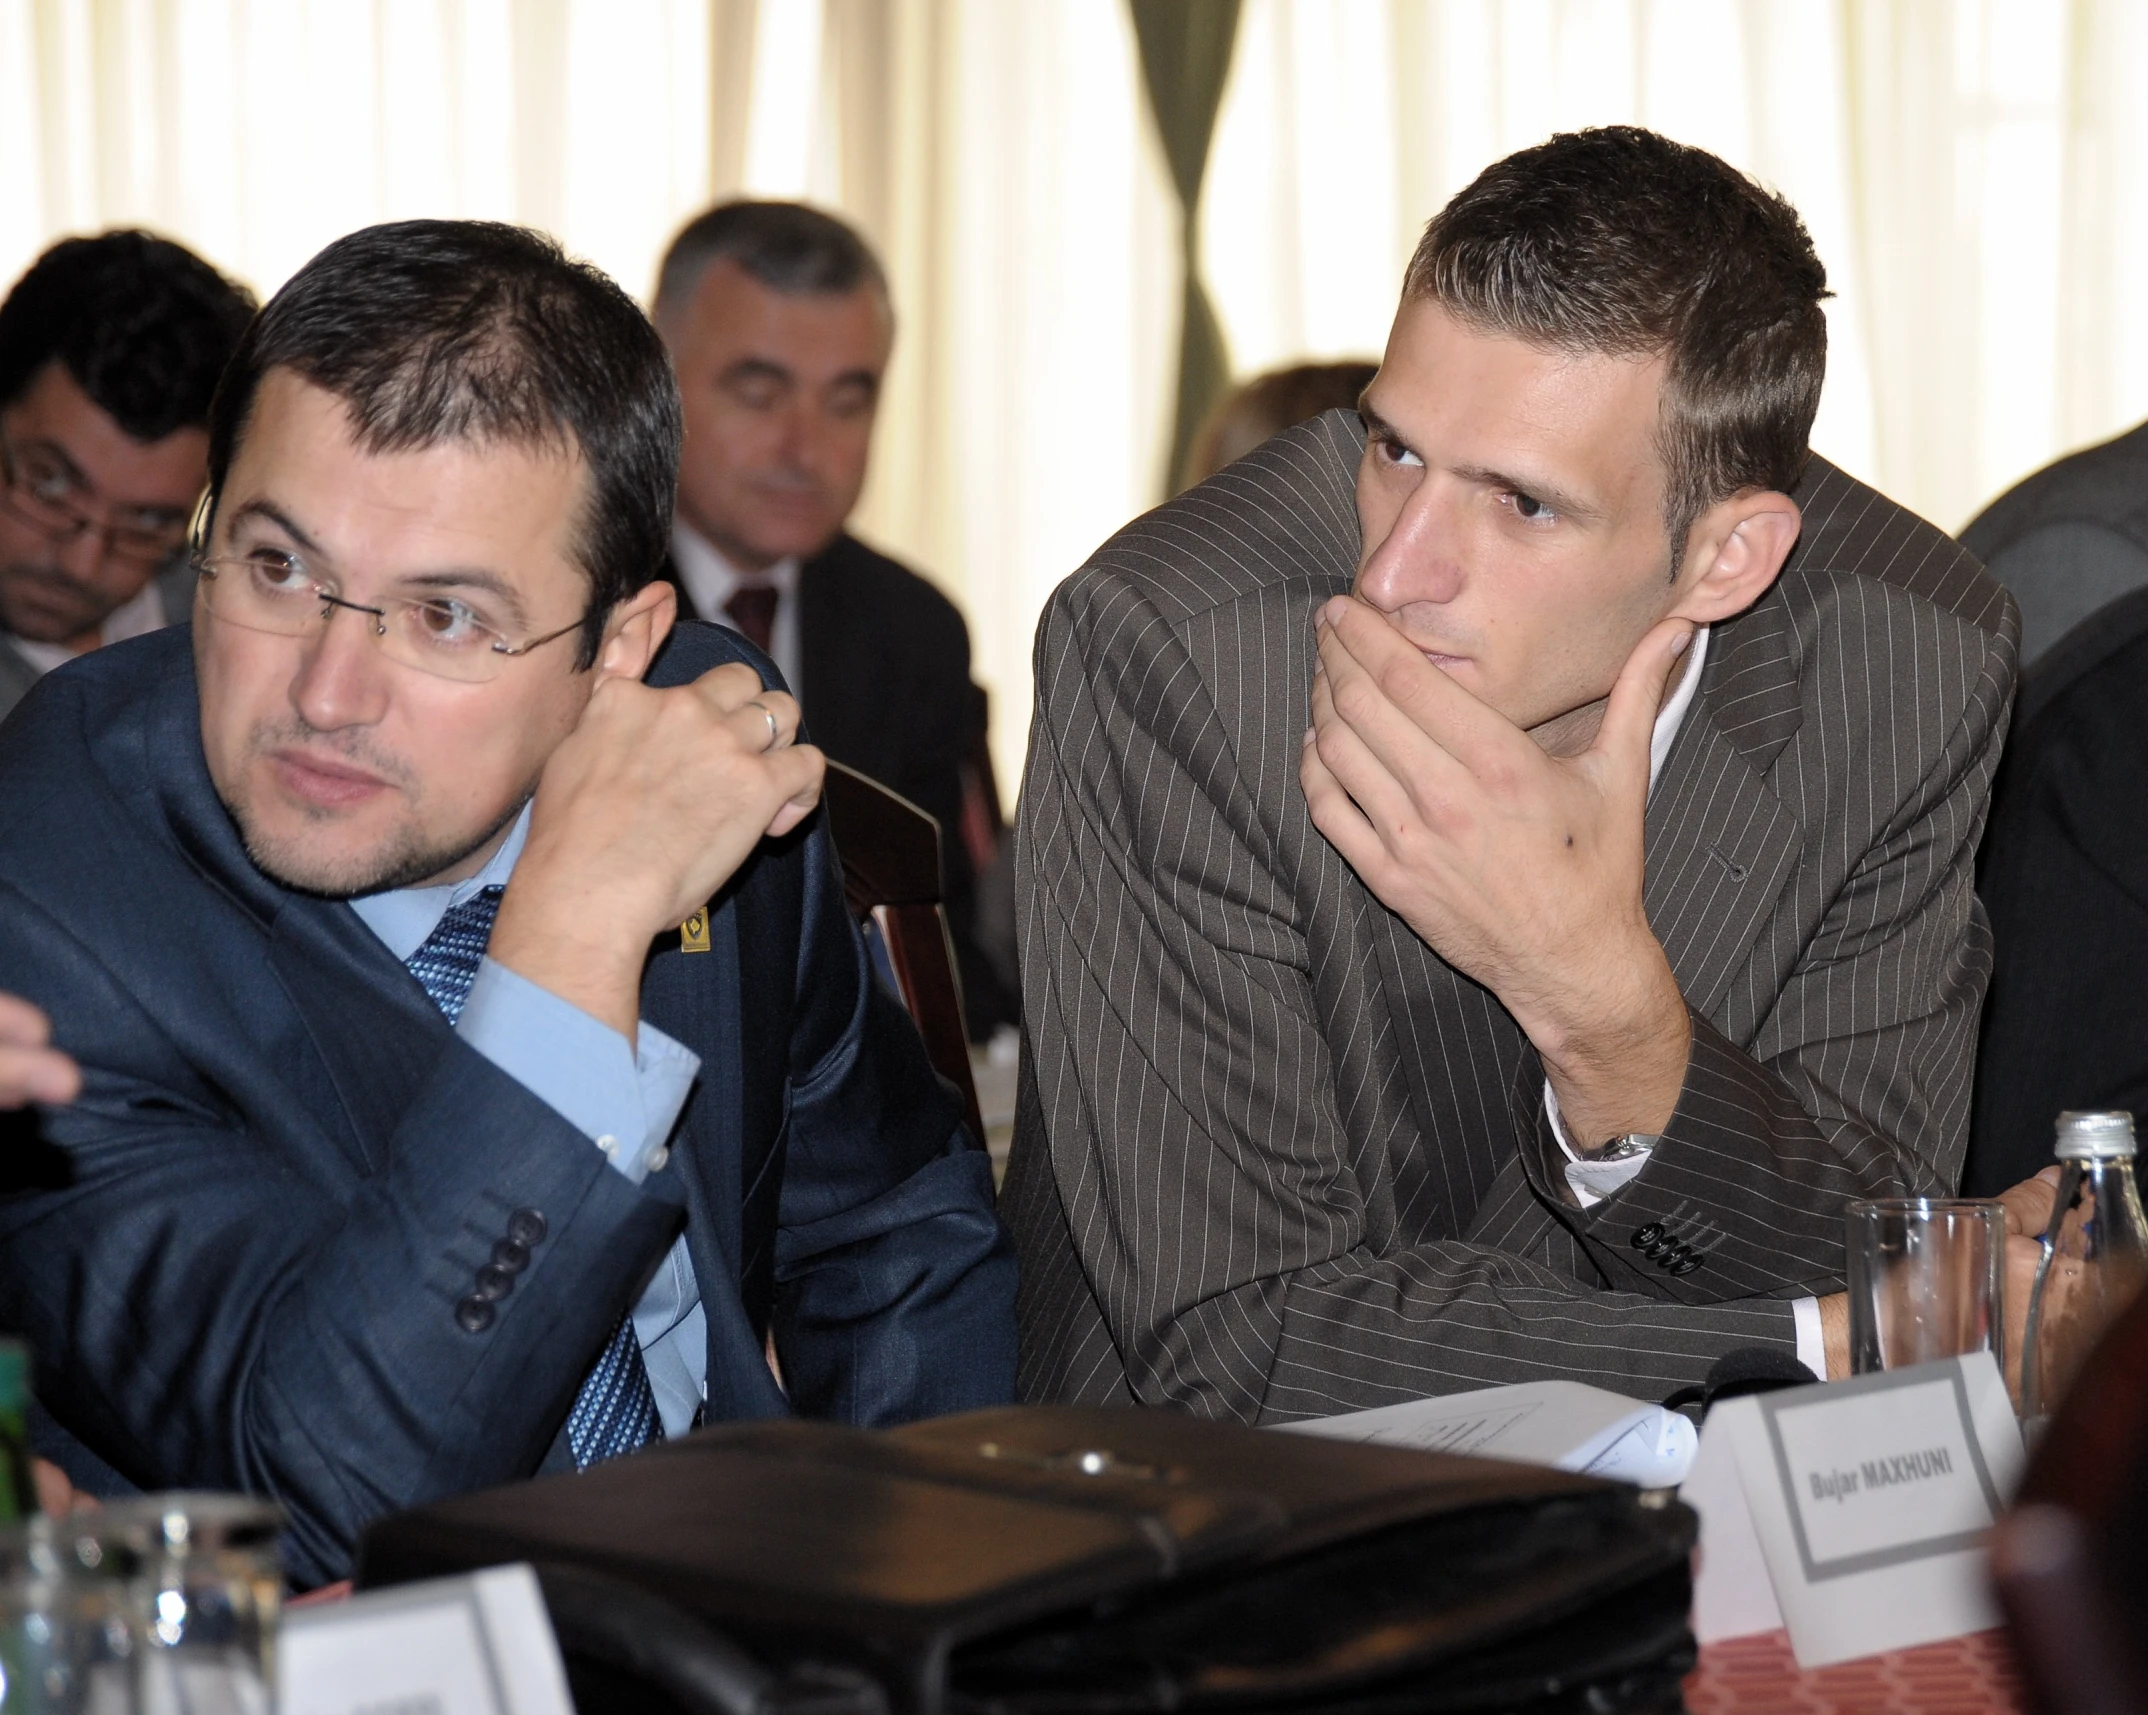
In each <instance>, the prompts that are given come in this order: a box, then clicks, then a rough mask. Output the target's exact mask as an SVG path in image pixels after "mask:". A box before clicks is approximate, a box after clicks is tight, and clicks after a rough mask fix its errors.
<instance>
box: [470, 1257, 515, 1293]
mask: <svg viewBox="0 0 2148 1715" xmlns="http://www.w3.org/2000/svg"><path fill="white" fill-rule="evenodd" d="M514 1289H515V1271H514V1270H513V1269H511V1268H502V1267H500V1265H499V1264H498V1263H496V1262H488V1263H487V1264H485V1266H484V1267H483V1268H481V1269H479V1270H478V1271H477V1294H476V1296H478V1297H479V1298H482V1299H484V1300H485V1301H486V1302H487V1303H490V1302H491V1301H492V1300H494V1299H496V1298H505V1297H506V1296H507V1295H508V1294H509V1293H510V1292H512V1291H514Z"/></svg>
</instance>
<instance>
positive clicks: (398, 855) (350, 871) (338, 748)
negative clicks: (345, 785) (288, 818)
mask: <svg viewBox="0 0 2148 1715" xmlns="http://www.w3.org/2000/svg"><path fill="white" fill-rule="evenodd" d="M298 741H305V742H308V743H311V744H313V745H317V746H319V747H321V748H324V749H329V750H333V751H334V752H335V753H336V754H337V755H339V756H341V757H342V758H343V759H344V760H346V761H349V762H352V763H354V764H357V765H358V766H360V767H363V768H366V769H368V770H370V771H372V772H373V773H375V774H378V775H379V776H381V778H383V779H385V780H387V781H389V782H390V783H391V784H392V785H394V786H396V787H399V788H401V789H403V790H404V791H405V793H406V794H407V793H408V791H409V789H410V786H411V784H412V779H411V774H410V770H409V769H408V768H407V767H405V766H404V765H403V764H402V763H401V762H400V761H399V760H397V759H395V758H392V757H387V756H383V755H380V754H379V753H377V752H375V751H373V750H372V749H371V748H370V747H368V746H367V745H365V744H364V743H363V742H362V741H354V740H353V739H351V738H348V737H343V736H340V735H338V736H335V737H331V736H330V735H328V734H325V733H319V732H315V731H314V730H313V729H312V728H311V727H308V726H306V725H305V724H304V723H303V722H301V721H288V722H274V723H271V722H264V723H262V724H261V725H260V726H257V727H256V728H255V729H254V730H253V733H252V734H251V735H250V738H249V741H248V745H247V755H248V764H249V766H248V769H247V770H246V772H245V773H244V774H242V776H241V778H242V779H244V778H248V777H250V775H251V772H252V765H253V764H254V763H257V762H259V761H260V760H262V759H263V758H265V757H266V756H267V755H268V753H269V752H270V751H271V750H274V749H277V748H279V747H281V746H283V745H287V744H291V743H294V742H298ZM535 792H536V782H535V781H534V780H533V781H530V782H528V783H527V784H526V785H525V786H524V788H523V789H522V790H521V791H520V792H518V793H516V794H515V795H514V796H513V797H512V799H511V801H510V802H509V804H508V805H507V807H506V808H505V809H504V810H503V811H502V812H501V813H500V814H499V815H498V816H497V817H495V818H494V819H493V820H492V821H491V822H490V823H488V824H486V825H485V826H484V827H483V828H481V829H480V830H479V831H477V832H476V833H473V834H466V835H459V836H454V837H449V838H441V837H439V836H437V835H434V834H433V833H431V831H430V830H428V829H426V828H424V827H422V826H420V825H419V824H418V822H417V821H416V819H415V818H410V819H406V820H404V821H402V822H400V823H399V824H398V825H397V826H396V827H395V828H394V830H393V831H392V832H390V833H389V834H388V835H387V836H386V837H385V838H384V839H382V840H380V841H378V842H377V843H375V844H374V845H373V846H371V847H370V848H368V849H366V850H364V851H357V852H349V853H337V854H332V855H323V854H321V853H319V852H317V851H314V850H312V849H310V848H309V846H308V844H307V843H306V842H304V841H302V840H294V839H289V838H281V837H278V836H276V835H274V834H271V833H269V832H268V831H267V830H266V829H264V828H263V827H262V826H261V823H260V820H259V819H258V818H257V817H256V816H255V815H254V813H253V805H252V803H251V802H250V800H249V799H247V798H244V797H241V798H239V799H237V800H235V801H234V800H231V799H227V800H225V803H224V809H225V811H226V813H228V814H229V815H230V817H231V821H232V825H233V826H234V827H235V828H236V829H237V830H238V834H239V841H240V843H241V844H242V845H243V846H244V847H245V850H246V855H247V857H248V858H250V859H251V860H252V862H253V865H254V867H255V868H256V869H258V870H259V871H261V873H262V874H263V875H265V876H267V877H268V878H269V879H270V880H271V881H274V882H276V883H278V884H280V885H281V886H284V887H288V888H290V889H291V890H292V891H294V892H297V893H305V894H311V895H313V896H314V897H315V898H318V899H335V900H344V899H357V898H361V897H363V896H364V895H366V894H369V893H393V892H395V891H396V890H398V889H400V888H405V887H415V886H417V885H419V884H420V883H422V882H427V881H430V880H431V879H432V878H433V877H434V876H437V875H439V874H441V873H442V872H443V871H446V870H450V869H453V868H455V867H456V866H457V865H459V864H461V863H462V862H463V861H464V860H466V859H467V858H469V857H470V856H471V855H472V854H473V853H475V852H477V851H479V850H481V849H482V848H483V847H484V846H485V845H486V844H487V843H488V842H490V841H491V840H493V839H495V838H496V837H497V836H498V835H499V834H500V833H501V832H503V831H504V830H505V829H506V828H507V827H508V826H509V825H511V824H512V823H513V821H514V819H515V818H516V817H517V816H519V815H520V814H521V813H522V807H523V806H524V805H525V804H527V803H528V802H529V801H530V798H531V797H532V796H533V795H534V794H535ZM298 808H299V814H300V815H301V816H303V817H304V818H305V820H306V821H307V822H309V823H311V824H313V825H314V826H316V827H321V828H332V827H333V826H334V825H335V823H336V822H337V821H338V820H339V813H338V812H337V811H334V810H331V809H326V808H317V807H306V806H300V807H298Z"/></svg>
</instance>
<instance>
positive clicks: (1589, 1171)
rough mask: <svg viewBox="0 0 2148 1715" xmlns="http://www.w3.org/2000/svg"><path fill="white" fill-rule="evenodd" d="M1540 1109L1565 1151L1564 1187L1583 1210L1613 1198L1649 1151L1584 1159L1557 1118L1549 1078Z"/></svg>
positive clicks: (1556, 1102)
mask: <svg viewBox="0 0 2148 1715" xmlns="http://www.w3.org/2000/svg"><path fill="white" fill-rule="evenodd" d="M1544 1112H1545V1114H1546V1115H1547V1116H1548V1117H1549V1118H1550V1120H1551V1135H1552V1136H1553V1137H1555V1138H1557V1139H1558V1140H1559V1147H1560V1148H1561V1149H1563V1150H1565V1151H1566V1188H1567V1189H1568V1190H1569V1191H1571V1192H1573V1194H1574V1201H1575V1202H1577V1203H1579V1204H1580V1205H1581V1206H1582V1207H1583V1208H1584V1209H1593V1208H1595V1207H1596V1205H1597V1204H1599V1203H1601V1202H1603V1201H1604V1200H1605V1199H1606V1198H1609V1197H1615V1196H1616V1195H1617V1194H1618V1193H1619V1192H1621V1191H1623V1190H1625V1188H1626V1185H1627V1182H1628V1181H1629V1180H1631V1179H1632V1178H1633V1176H1634V1175H1635V1174H1637V1173H1639V1172H1640V1171H1641V1169H1642V1168H1644V1167H1646V1166H1647V1165H1648V1155H1649V1152H1648V1151H1647V1150H1645V1149H1640V1150H1636V1151H1634V1153H1633V1154H1631V1155H1622V1156H1620V1157H1619V1158H1618V1160H1616V1161H1584V1160H1583V1159H1582V1158H1581V1151H1580V1150H1578V1149H1576V1148H1575V1147H1574V1140H1573V1139H1572V1138H1570V1137H1568V1136H1567V1135H1566V1121H1565V1120H1563V1119H1561V1118H1560V1117H1559V1098H1558V1096H1557V1095H1556V1094H1554V1093H1553V1091H1552V1088H1551V1080H1550V1079H1549V1078H1546V1079H1545V1080H1544Z"/></svg>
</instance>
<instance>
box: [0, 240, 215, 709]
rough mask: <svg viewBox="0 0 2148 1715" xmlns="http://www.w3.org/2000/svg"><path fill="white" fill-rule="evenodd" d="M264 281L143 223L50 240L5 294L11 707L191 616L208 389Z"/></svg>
mask: <svg viewBox="0 0 2148 1715" xmlns="http://www.w3.org/2000/svg"><path fill="white" fill-rule="evenodd" d="M253 311H254V300H253V297H252V294H250V293H249V292H247V290H246V289H245V288H244V287H243V286H238V285H234V284H233V283H232V282H231V281H229V280H226V279H225V278H224V277H223V276H222V275H220V274H219V273H217V271H216V270H215V269H214V268H212V267H210V266H209V265H208V263H206V262H204V261H203V260H202V259H201V258H200V257H198V256H196V255H195V254H194V253H193V252H192V251H190V250H187V249H185V248H183V247H182V246H180V245H177V244H173V243H171V242H169V241H168V240H166V239H162V238H156V237H152V236H151V235H150V234H149V233H146V232H106V233H101V234H99V235H98V236H97V237H94V238H67V239H62V240H61V241H60V242H59V243H58V244H55V245H54V246H52V248H51V249H49V250H47V251H46V252H45V253H44V254H43V255H42V256H40V257H39V258H38V259H37V261H36V262H35V263H33V264H32V265H31V267H30V270H29V272H28V273H26V274H24V275H23V277H22V278H21V279H20V280H18V281H16V282H15V286H14V289H13V290H12V291H10V292H9V293H8V295H7V300H6V302H5V303H0V716H4V715H5V714H6V713H7V711H8V710H9V709H12V708H13V707H14V706H15V704H16V703H18V702H20V701H21V700H22V695H23V693H24V692H25V691H27V690H28V689H29V688H30V687H31V686H32V685H33V684H35V683H36V682H37V680H38V679H39V677H40V676H42V675H43V674H45V673H48V672H50V671H51V670H52V669H53V668H55V667H57V666H59V665H61V664H62V663H63V662H66V661H69V660H72V659H73V658H74V657H75V656H77V655H82V654H86V653H87V652H88V651H90V650H92V649H95V648H96V647H98V645H100V644H104V643H116V642H118V641H119V640H120V639H121V638H125V637H138V636H140V635H141V634H142V633H143V632H146V631H154V630H156V629H157V628H158V627H159V626H161V625H164V624H166V623H168V622H169V621H172V620H175V619H183V618H185V617H186V613H187V609H188V607H189V605H190V603H191V600H192V595H193V584H194V579H193V573H192V572H191V571H190V570H188V568H187V564H186V556H185V554H184V553H183V552H182V551H181V550H182V548H183V546H184V543H185V538H186V527H187V520H188V518H189V517H190V516H191V515H192V513H193V510H194V503H195V501H196V500H198V499H199V498H200V496H201V490H202V484H203V482H204V480H205V478H206V475H207V471H208V449H209V432H208V428H207V423H208V420H209V399H210V396H211V395H212V394H213V393H214V392H215V391H216V379H217V377H218V375H220V374H221V373H222V372H223V368H224V363H225V360H226V359H228V358H229V357H230V356H231V353H232V350H233V348H234V347H236V346H237V344H238V343H239V335H240V334H241V333H243V332H244V331H245V328H246V323H247V320H248V318H250V317H251V316H252V315H253Z"/></svg>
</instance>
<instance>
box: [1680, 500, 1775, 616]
mask: <svg viewBox="0 0 2148 1715" xmlns="http://www.w3.org/2000/svg"><path fill="white" fill-rule="evenodd" d="M1804 523H1805V521H1804V519H1803V517H1802V516H1800V514H1799V512H1798V509H1797V502H1796V501H1794V500H1792V499H1791V498H1790V497H1789V496H1788V495H1787V494H1778V493H1777V492H1776V491H1775V490H1773V489H1763V490H1759V491H1756V492H1752V493H1747V494H1737V495H1733V496H1731V498H1730V499H1728V500H1723V501H1718V502H1717V503H1716V504H1715V505H1713V506H1711V507H1709V508H1708V510H1707V511H1706V512H1704V513H1702V514H1701V515H1700V517H1698V518H1696V519H1695V520H1694V521H1693V529H1692V531H1691V533H1690V534H1689V535H1688V536H1687V537H1686V563H1685V565H1684V566H1683V567H1681V568H1680V570H1679V573H1678V592H1679V593H1678V596H1677V599H1676V600H1675V601H1674V602H1673V603H1672V605H1671V608H1670V611H1669V613H1667V614H1666V615H1665V617H1666V618H1677V619H1690V620H1691V621H1693V623H1694V624H1695V625H1713V624H1714V623H1715V622H1716V621H1717V620H1719V619H1729V618H1730V617H1731V616H1732V615H1733V614H1739V613H1743V612H1744V611H1745V610H1746V609H1747V608H1749V607H1751V606H1752V605H1753V603H1754V602H1756V601H1758V600H1759V599H1760V598H1761V597H1762V596H1764V595H1766V594H1767V593H1768V587H1769V586H1770V585H1771V584H1773V583H1774V582H1775V579H1776V576H1777V574H1778V573H1780V572H1781V571H1782V569H1783V561H1785V560H1787V559H1788V558H1789V557H1790V550H1791V549H1792V548H1794V547H1796V546H1797V538H1798V532H1799V531H1800V530H1802V529H1803V528H1804Z"/></svg>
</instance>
